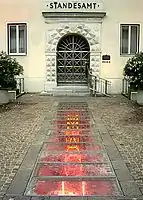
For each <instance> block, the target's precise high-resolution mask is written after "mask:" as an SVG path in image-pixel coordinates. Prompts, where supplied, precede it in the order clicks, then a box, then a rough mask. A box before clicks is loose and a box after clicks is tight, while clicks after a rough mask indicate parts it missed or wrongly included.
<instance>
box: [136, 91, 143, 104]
mask: <svg viewBox="0 0 143 200" xmlns="http://www.w3.org/2000/svg"><path fill="white" fill-rule="evenodd" d="M136 100H137V103H138V104H139V105H143V90H138V91H137V95H136Z"/></svg>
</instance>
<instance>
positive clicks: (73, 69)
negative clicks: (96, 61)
mask: <svg viewBox="0 0 143 200" xmlns="http://www.w3.org/2000/svg"><path fill="white" fill-rule="evenodd" d="M89 61H90V47H89V44H88V41H87V40H86V38H84V37H83V36H81V35H79V34H67V35H65V36H63V37H62V38H61V39H60V41H59V43H58V45H57V83H58V85H64V84H68V85H72V84H80V85H84V84H87V66H89Z"/></svg>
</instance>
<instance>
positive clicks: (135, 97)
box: [131, 92, 137, 101]
mask: <svg viewBox="0 0 143 200" xmlns="http://www.w3.org/2000/svg"><path fill="white" fill-rule="evenodd" d="M131 100H132V101H137V92H131Z"/></svg>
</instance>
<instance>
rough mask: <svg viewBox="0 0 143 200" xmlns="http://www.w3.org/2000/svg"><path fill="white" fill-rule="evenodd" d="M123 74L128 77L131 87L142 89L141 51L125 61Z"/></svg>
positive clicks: (142, 54)
mask: <svg viewBox="0 0 143 200" xmlns="http://www.w3.org/2000/svg"><path fill="white" fill-rule="evenodd" d="M124 76H126V77H128V78H129V81H130V87H131V89H134V90H143V52H140V53H137V54H135V55H134V56H133V57H132V58H130V59H129V60H128V61H127V63H126V65H125V67H124Z"/></svg>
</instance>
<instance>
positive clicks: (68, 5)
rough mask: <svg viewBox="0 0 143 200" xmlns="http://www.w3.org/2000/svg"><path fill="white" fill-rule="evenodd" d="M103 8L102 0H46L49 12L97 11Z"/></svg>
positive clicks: (46, 7) (45, 7)
mask: <svg viewBox="0 0 143 200" xmlns="http://www.w3.org/2000/svg"><path fill="white" fill-rule="evenodd" d="M102 8H103V6H102V1H101V0H90V1H83V0H79V1H77V0H71V1H60V0H59V1H46V0H45V1H44V10H45V11H47V12H82V11H90V12H91V11H93V12H95V11H101V10H102Z"/></svg>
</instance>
